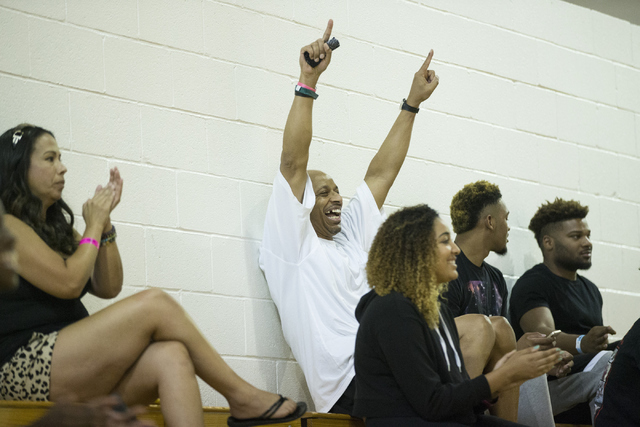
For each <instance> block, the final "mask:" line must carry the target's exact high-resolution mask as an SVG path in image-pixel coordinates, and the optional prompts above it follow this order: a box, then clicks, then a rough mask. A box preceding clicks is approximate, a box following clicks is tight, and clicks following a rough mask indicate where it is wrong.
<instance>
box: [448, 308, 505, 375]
mask: <svg viewBox="0 0 640 427" xmlns="http://www.w3.org/2000/svg"><path fill="white" fill-rule="evenodd" d="M455 322H456V328H458V335H459V336H460V350H461V351H462V358H463V359H464V365H465V367H466V368H467V373H468V374H469V376H470V377H471V378H475V377H477V376H480V375H482V373H483V372H484V371H485V367H486V366H487V363H489V358H490V357H491V352H492V351H493V347H494V345H495V339H496V337H495V331H494V329H493V326H492V324H491V322H490V321H489V318H488V317H487V316H484V315H482V314H466V315H464V316H460V317H456V318H455Z"/></svg>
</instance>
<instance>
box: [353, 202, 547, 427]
mask: <svg viewBox="0 0 640 427" xmlns="http://www.w3.org/2000/svg"><path fill="white" fill-rule="evenodd" d="M458 253H460V250H459V249H458V247H457V246H456V244H455V243H454V241H453V239H452V238H451V234H450V232H449V229H448V228H447V226H446V225H445V224H444V223H443V222H442V220H441V219H440V218H439V216H438V214H437V213H436V211H434V210H433V209H431V208H430V207H429V206H427V205H419V206H414V207H410V208H405V209H401V210H400V211H398V212H396V213H394V214H393V215H391V216H389V218H388V219H387V220H386V221H385V222H384V223H383V224H382V226H381V227H380V229H379V230H378V233H377V235H376V237H375V239H374V241H373V244H372V246H371V250H370V251H369V260H368V263H367V278H368V280H369V285H370V286H371V287H372V288H373V290H372V291H370V292H369V293H368V294H366V295H365V296H363V297H362V299H361V301H360V303H359V305H358V307H357V309H356V317H357V318H358V320H359V321H360V327H359V329H358V335H357V337H356V349H355V369H356V398H355V407H354V415H357V416H361V417H366V424H367V426H374V427H377V426H397V425H402V426H442V425H447V426H510V425H517V424H514V423H512V422H509V421H504V420H501V419H499V418H495V417H492V416H485V415H482V412H483V411H484V409H485V408H486V405H487V403H488V402H490V401H491V400H492V399H494V398H496V397H499V395H500V393H501V392H502V391H505V390H508V389H510V388H512V387H517V386H519V385H520V384H521V383H522V382H524V381H525V380H528V379H531V378H535V377H537V376H539V375H542V374H543V373H545V372H547V371H548V370H549V369H551V367H553V365H554V364H556V363H557V362H558V361H559V358H560V355H559V353H558V351H557V350H556V349H551V350H547V351H540V350H539V349H538V348H537V346H536V347H533V348H531V349H527V350H522V351H519V352H511V353H508V354H507V355H506V356H505V357H503V358H502V359H501V360H500V361H499V362H498V363H497V365H496V368H495V369H494V370H493V371H492V372H489V373H487V374H485V375H480V376H479V377H477V378H474V379H470V378H469V375H468V374H467V371H466V369H465V367H464V360H463V358H462V356H461V353H460V343H459V337H458V331H457V329H456V324H455V322H454V320H453V316H452V315H451V313H450V311H449V310H448V308H447V306H446V304H440V296H441V295H442V293H443V292H444V291H445V290H446V286H447V283H448V282H449V281H451V280H453V279H455V278H456V277H457V276H458V273H457V271H456V263H455V260H456V255H457V254H458Z"/></svg>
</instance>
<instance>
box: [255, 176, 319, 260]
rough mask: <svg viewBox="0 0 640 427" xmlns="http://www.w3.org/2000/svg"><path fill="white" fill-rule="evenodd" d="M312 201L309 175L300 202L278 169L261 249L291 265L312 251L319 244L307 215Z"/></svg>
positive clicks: (313, 199)
mask: <svg viewBox="0 0 640 427" xmlns="http://www.w3.org/2000/svg"><path fill="white" fill-rule="evenodd" d="M315 200H316V197H315V194H314V192H313V186H312V185H311V179H310V178H309V176H307V182H306V185H305V189H304V196H303V198H302V203H300V202H299V201H298V199H297V198H296V196H294V194H293V191H291V186H290V185H289V183H288V182H287V180H286V179H285V178H284V176H283V175H282V173H281V172H280V171H278V173H277V175H276V178H275V180H274V181H273V193H272V195H271V199H269V205H268V207H267V215H266V218H265V222H264V234H263V238H262V250H267V251H269V252H271V254H272V255H273V256H275V257H277V258H280V259H281V260H282V261H286V262H290V263H294V264H297V263H299V262H300V261H301V260H303V259H304V258H305V257H306V256H308V255H309V254H310V253H311V252H313V250H315V248H316V247H317V246H318V244H319V243H318V237H317V235H316V232H315V230H314V229H313V226H312V225H311V219H310V216H309V215H310V213H311V210H312V209H313V205H314V204H315Z"/></svg>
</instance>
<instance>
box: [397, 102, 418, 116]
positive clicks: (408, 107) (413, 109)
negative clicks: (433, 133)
mask: <svg viewBox="0 0 640 427" xmlns="http://www.w3.org/2000/svg"><path fill="white" fill-rule="evenodd" d="M400 108H401V109H402V110H407V111H408V112H410V113H414V114H417V113H418V111H420V109H419V108H416V107H412V106H411V105H409V104H407V100H406V99H403V100H402V107H400Z"/></svg>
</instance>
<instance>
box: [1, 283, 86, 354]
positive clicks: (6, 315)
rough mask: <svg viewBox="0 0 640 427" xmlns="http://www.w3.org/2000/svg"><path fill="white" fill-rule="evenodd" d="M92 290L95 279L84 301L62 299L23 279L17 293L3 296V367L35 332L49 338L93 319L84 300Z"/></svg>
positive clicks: (84, 291) (10, 292) (16, 290)
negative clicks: (79, 321) (87, 318)
mask: <svg viewBox="0 0 640 427" xmlns="http://www.w3.org/2000/svg"><path fill="white" fill-rule="evenodd" d="M90 286H91V279H89V281H88V282H87V284H86V285H85V287H84V289H83V291H82V295H80V298H74V299H61V298H56V297H54V296H53V295H50V294H48V293H46V292H44V291H42V290H40V289H38V288H37V287H35V286H33V285H32V284H31V283H29V282H27V281H26V280H25V279H24V278H23V277H22V276H20V284H19V285H18V288H17V289H15V290H14V291H9V292H6V293H0V366H2V365H4V364H5V363H6V362H8V361H9V360H10V359H11V357H12V356H13V355H14V353H15V352H16V351H17V350H18V349H19V348H20V347H22V346H24V345H26V344H27V343H28V342H29V339H30V338H31V335H32V334H33V333H34V332H40V333H44V334H49V333H51V332H54V331H59V330H60V329H62V328H64V327H65V326H68V325H70V324H72V323H74V322H77V321H78V320H81V319H83V318H85V317H87V316H89V313H88V312H87V309H86V308H85V307H84V304H82V301H81V300H80V299H81V298H82V297H83V296H84V295H85V294H86V293H87V291H88V290H89V287H90Z"/></svg>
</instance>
